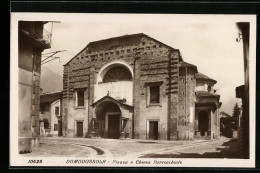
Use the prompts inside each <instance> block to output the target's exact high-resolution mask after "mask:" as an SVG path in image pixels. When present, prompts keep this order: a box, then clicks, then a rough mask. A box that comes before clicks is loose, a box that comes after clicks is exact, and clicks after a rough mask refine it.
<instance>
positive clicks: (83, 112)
mask: <svg viewBox="0 0 260 173" xmlns="http://www.w3.org/2000/svg"><path fill="white" fill-rule="evenodd" d="M216 83H217V81H216V80H214V79H212V78H210V77H208V76H206V75H204V74H202V73H199V72H198V69H197V67H196V66H195V65H193V64H190V63H188V62H185V61H184V59H183V58H182V56H181V53H180V51H179V50H178V49H175V48H172V47H170V46H169V45H166V44H164V43H162V42H160V41H158V40H156V39H154V38H152V37H150V36H148V35H146V34H142V33H139V34H132V35H124V36H119V37H114V38H109V39H104V40H99V41H94V42H90V43H89V44H88V45H87V46H86V47H85V48H84V49H83V50H82V51H80V52H79V53H78V54H77V55H76V56H75V57H73V58H72V59H71V60H70V61H69V62H67V63H66V64H65V65H64V74H63V92H62V104H61V110H62V135H63V136H64V137H88V138H110V139H148V140H192V139H195V138H205V139H215V138H218V137H219V135H220V119H219V108H220V107H221V102H220V95H218V94H216V90H214V85H215V84H216Z"/></svg>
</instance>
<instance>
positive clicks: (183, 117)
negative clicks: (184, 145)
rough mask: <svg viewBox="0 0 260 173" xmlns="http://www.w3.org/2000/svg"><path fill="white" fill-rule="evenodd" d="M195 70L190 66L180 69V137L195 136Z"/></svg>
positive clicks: (183, 138)
mask: <svg viewBox="0 0 260 173" xmlns="http://www.w3.org/2000/svg"><path fill="white" fill-rule="evenodd" d="M195 87H196V79H195V71H194V70H193V69H191V68H189V67H187V69H186V68H185V67H183V68H181V69H180V77H179V93H178V94H179V113H178V138H179V139H182V140H187V139H193V138H194V123H195Z"/></svg>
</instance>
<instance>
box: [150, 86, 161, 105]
mask: <svg viewBox="0 0 260 173" xmlns="http://www.w3.org/2000/svg"><path fill="white" fill-rule="evenodd" d="M150 103H160V87H159V86H150Z"/></svg>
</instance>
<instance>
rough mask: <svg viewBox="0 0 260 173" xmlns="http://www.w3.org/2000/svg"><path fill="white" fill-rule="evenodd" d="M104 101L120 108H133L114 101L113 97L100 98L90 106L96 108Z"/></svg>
mask: <svg viewBox="0 0 260 173" xmlns="http://www.w3.org/2000/svg"><path fill="white" fill-rule="evenodd" d="M105 101H110V102H113V103H116V104H117V105H120V106H123V107H126V108H128V109H130V110H131V109H133V108H134V107H133V106H131V105H128V104H125V103H122V102H120V101H119V100H116V99H114V98H113V97H110V96H108V95H107V96H104V97H102V98H101V99H99V100H98V101H96V102H95V103H93V104H92V106H94V107H95V106H97V105H98V104H100V103H102V102H105Z"/></svg>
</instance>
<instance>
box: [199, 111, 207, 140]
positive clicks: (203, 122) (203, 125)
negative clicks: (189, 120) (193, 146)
mask: <svg viewBox="0 0 260 173" xmlns="http://www.w3.org/2000/svg"><path fill="white" fill-rule="evenodd" d="M208 128H209V115H208V113H207V112H206V111H204V110H203V111H200V112H199V115H198V130H199V131H200V132H201V136H204V135H205V132H206V131H208Z"/></svg>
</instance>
